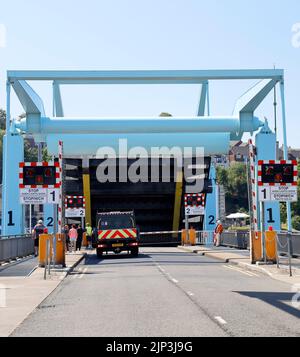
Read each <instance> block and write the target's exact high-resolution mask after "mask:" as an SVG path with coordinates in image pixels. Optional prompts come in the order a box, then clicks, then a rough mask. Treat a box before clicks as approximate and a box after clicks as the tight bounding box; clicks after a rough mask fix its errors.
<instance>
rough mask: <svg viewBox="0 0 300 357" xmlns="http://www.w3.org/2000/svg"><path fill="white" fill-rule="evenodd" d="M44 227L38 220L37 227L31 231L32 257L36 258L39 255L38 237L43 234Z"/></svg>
mask: <svg viewBox="0 0 300 357" xmlns="http://www.w3.org/2000/svg"><path fill="white" fill-rule="evenodd" d="M45 229H46V227H45V226H44V223H43V221H42V220H41V219H40V220H39V221H38V223H37V225H35V226H34V228H33V230H32V239H34V256H35V257H37V256H38V254H39V243H40V235H41V234H44V231H45Z"/></svg>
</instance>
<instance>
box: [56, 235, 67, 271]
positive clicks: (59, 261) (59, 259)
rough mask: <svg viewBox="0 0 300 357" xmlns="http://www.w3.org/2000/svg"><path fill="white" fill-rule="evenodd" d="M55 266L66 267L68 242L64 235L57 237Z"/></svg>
mask: <svg viewBox="0 0 300 357" xmlns="http://www.w3.org/2000/svg"><path fill="white" fill-rule="evenodd" d="M55 265H62V266H63V267H65V266H66V242H65V235H64V234H57V235H56V257H55Z"/></svg>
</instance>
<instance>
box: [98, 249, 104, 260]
mask: <svg viewBox="0 0 300 357" xmlns="http://www.w3.org/2000/svg"><path fill="white" fill-rule="evenodd" d="M102 256H103V251H102V250H100V249H97V258H102Z"/></svg>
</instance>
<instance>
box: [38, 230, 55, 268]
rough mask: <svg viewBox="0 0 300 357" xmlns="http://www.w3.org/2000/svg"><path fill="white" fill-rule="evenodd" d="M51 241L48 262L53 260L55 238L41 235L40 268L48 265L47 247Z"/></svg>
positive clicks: (49, 235)
mask: <svg viewBox="0 0 300 357" xmlns="http://www.w3.org/2000/svg"><path fill="white" fill-rule="evenodd" d="M49 241H50V249H49V252H48V254H49V256H48V262H50V261H51V260H52V258H53V236H52V235H51V234H40V236H39V266H40V267H45V265H46V263H47V245H48V242H49Z"/></svg>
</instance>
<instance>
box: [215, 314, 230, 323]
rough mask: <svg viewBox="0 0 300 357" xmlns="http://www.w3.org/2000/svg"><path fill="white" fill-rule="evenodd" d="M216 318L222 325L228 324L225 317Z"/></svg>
mask: <svg viewBox="0 0 300 357" xmlns="http://www.w3.org/2000/svg"><path fill="white" fill-rule="evenodd" d="M215 319H216V320H217V321H218V322H219V323H220V324H221V325H226V324H227V322H226V321H225V320H224V319H222V317H221V316H215Z"/></svg>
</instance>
